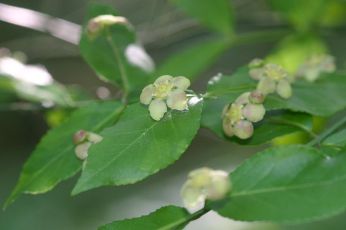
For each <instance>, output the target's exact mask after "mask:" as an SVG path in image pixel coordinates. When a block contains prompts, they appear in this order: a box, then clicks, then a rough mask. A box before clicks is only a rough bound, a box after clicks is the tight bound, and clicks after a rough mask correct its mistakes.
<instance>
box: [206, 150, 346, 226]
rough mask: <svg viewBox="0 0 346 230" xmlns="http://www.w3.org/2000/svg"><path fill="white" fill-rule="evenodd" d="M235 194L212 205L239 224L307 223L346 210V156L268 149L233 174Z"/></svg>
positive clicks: (332, 151) (334, 153)
mask: <svg viewBox="0 0 346 230" xmlns="http://www.w3.org/2000/svg"><path fill="white" fill-rule="evenodd" d="M231 180H232V183H233V190H232V192H231V194H230V197H229V198H228V199H226V200H224V201H223V202H220V203H218V204H213V205H212V206H213V208H214V209H215V210H216V211H217V212H218V213H220V214H221V215H222V216H225V217H229V218H232V219H235V220H241V221H274V222H285V223H292V222H303V221H311V220H317V219H322V218H326V217H328V216H331V215H335V214H337V213H340V212H342V211H343V210H345V208H346V197H345V195H344V194H345V193H346V151H345V149H344V150H343V151H341V152H339V153H336V152H335V151H334V150H331V149H325V150H323V152H322V151H321V150H317V149H315V148H312V147H306V146H302V145H292V146H284V147H276V148H271V149H267V150H265V151H263V152H261V153H258V154H256V155H255V156H254V157H252V158H250V159H249V160H247V161H246V162H245V163H243V164H242V165H241V166H240V167H238V168H237V169H236V170H235V171H234V172H233V173H231Z"/></svg>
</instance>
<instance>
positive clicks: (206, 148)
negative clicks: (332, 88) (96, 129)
mask: <svg viewBox="0 0 346 230" xmlns="http://www.w3.org/2000/svg"><path fill="white" fill-rule="evenodd" d="M88 2H89V1H86V0H68V1H67V0H60V1H56V0H55V1H54V0H31V1H20V0H9V1H1V2H0V18H1V14H4V11H3V9H4V7H5V6H8V5H12V6H17V7H22V8H27V9H31V10H35V11H37V12H41V13H44V14H48V15H51V16H52V17H58V18H62V19H64V20H68V21H70V22H73V23H76V24H79V25H80V24H81V23H82V22H83V17H84V14H85V12H86V9H87V6H88ZM97 2H99V3H106V4H108V5H111V6H113V7H114V8H115V9H116V10H117V11H118V12H119V14H120V15H123V16H125V17H127V18H128V19H129V21H130V22H132V24H134V26H135V28H136V30H137V32H138V35H139V37H140V39H141V41H142V42H143V45H144V46H145V48H146V50H147V51H148V53H149V54H150V55H151V56H152V57H153V59H154V60H155V62H156V63H157V64H159V63H162V61H163V60H164V59H165V58H166V57H168V56H170V55H171V54H172V53H174V52H177V51H179V50H183V49H184V48H185V47H188V46H189V45H191V44H194V43H196V42H198V41H203V40H205V39H207V38H208V37H210V36H211V35H210V32H209V31H208V30H207V29H205V28H204V27H202V26H200V25H199V24H198V23H197V22H196V21H195V20H193V19H191V18H190V17H188V16H187V15H185V14H184V13H182V12H181V11H179V10H177V9H176V8H175V7H174V6H173V5H172V4H170V3H169V2H168V1H165V0H112V1H97ZM268 2H269V1H264V0H263V1H262V0H256V1H252V0H234V1H232V5H233V7H234V11H235V15H236V27H237V31H238V32H239V33H241V32H247V31H258V30H267V29H277V28H283V29H286V28H290V23H289V22H291V23H293V24H298V25H300V27H299V26H298V27H297V28H298V30H300V29H301V30H304V23H305V22H306V18H304V17H305V16H304V15H306V14H308V13H306V12H309V9H308V8H306V6H305V5H304V4H305V3H306V2H311V1H304V4H302V9H301V11H302V12H300V11H298V13H297V12H296V11H295V13H294V14H292V13H289V14H287V15H286V18H285V17H282V16H281V17H280V15H279V14H278V12H277V11H272V10H270V7H269V4H268ZM287 2H289V1H287ZM301 2H303V1H301ZM306 4H308V3H306ZM345 4H346V3H345V1H337V0H335V1H328V8H326V9H324V11H323V12H324V13H323V14H321V17H320V20H321V25H323V26H324V28H323V29H322V30H320V31H319V32H318V33H316V34H318V35H319V36H320V37H321V38H322V39H323V40H324V41H325V46H326V47H327V48H328V49H329V52H330V53H331V54H332V55H334V56H336V58H337V65H338V68H341V69H342V68H344V67H345V65H346V52H345V50H346V43H345V39H346V27H345V26H346V23H345V19H346V14H345V12H346V11H345V9H346V6H345ZM272 7H273V8H275V7H277V6H275V3H274V5H273V6H272ZM299 12H300V13H299ZM22 16H23V15H22V14H21V13H20V12H17V14H14V15H12V17H13V18H17V17H22ZM304 33H305V32H304ZM304 33H302V34H304ZM307 36H308V37H309V36H310V34H308V35H307ZM286 40H287V39H286ZM279 41H280V40H279V39H278V40H277V42H273V41H268V42H261V43H257V42H256V41H255V42H254V43H252V44H246V45H240V46H236V47H232V48H231V49H229V50H227V51H226V52H225V53H224V54H223V55H222V56H221V57H220V58H219V59H218V60H216V61H215V63H214V64H213V65H212V66H211V67H210V68H208V70H206V71H204V73H203V74H202V75H201V77H200V79H199V80H198V81H197V82H195V83H194V85H193V88H194V89H195V90H196V91H198V92H203V89H204V88H205V85H206V82H207V81H208V79H209V78H210V77H211V76H213V75H214V74H216V73H219V72H223V73H230V72H232V71H233V70H234V69H235V68H237V67H238V66H240V65H244V64H246V63H248V62H249V61H250V60H251V59H253V58H255V57H264V56H267V55H268V54H269V53H271V52H272V51H275V50H279V51H280V49H282V50H284V51H285V52H286V53H287V52H288V51H292V50H294V48H292V46H291V43H290V42H289V41H288V42H287V41H286V42H283V43H281V45H278V42H279ZM300 43H301V42H300V41H299V42H298V44H300ZM309 44H310V43H308V44H307V45H303V47H308V46H309ZM0 47H5V48H8V49H10V50H11V51H22V52H24V53H25V54H26V55H27V57H28V63H30V64H37V63H40V64H43V65H44V66H45V67H46V68H47V69H48V71H49V72H50V73H51V74H52V76H53V77H54V79H56V80H57V81H59V82H61V83H63V84H68V85H78V86H80V87H82V88H83V89H85V90H86V91H87V92H88V93H89V94H90V95H91V96H92V97H95V98H96V97H97V96H100V91H101V92H102V90H104V89H105V88H100V87H106V88H107V89H108V90H109V91H110V93H111V95H116V93H117V91H116V89H114V88H112V87H111V86H110V85H108V84H105V83H104V82H102V81H100V80H98V78H97V77H96V75H95V74H94V73H93V71H92V70H91V69H90V67H88V66H87V64H86V63H85V62H84V61H83V60H82V58H81V57H80V55H79V51H78V46H76V45H75V44H71V43H69V42H66V41H62V40H61V39H58V38H56V37H53V36H51V35H49V34H47V33H43V32H39V31H35V30H32V29H29V28H24V27H21V26H18V25H14V24H11V23H7V22H4V21H1V20H0ZM293 47H294V46H293ZM297 49H298V50H299V49H300V48H297ZM313 49H314V48H313ZM285 52H284V53H283V54H280V52H276V55H277V56H275V55H274V58H278V59H280V58H281V59H285V58H287V56H286V55H285V54H286V53H285ZM293 53H294V52H293ZM292 55H293V57H294V54H292ZM288 56H289V55H288ZM289 61H290V60H289ZM106 91H107V90H106ZM101 94H102V93H101ZM101 96H102V95H101ZM316 97H317V98H318V95H316ZM55 115H56V116H59V113H55ZM46 118H47V111H45V110H42V109H30V108H26V107H24V108H20V109H18V108H17V107H15V108H14V107H12V106H11V105H10V104H7V103H5V102H3V103H1V104H0V203H1V204H2V203H3V202H4V200H5V199H6V197H7V196H8V194H9V193H10V191H11V189H12V188H13V187H14V185H15V183H16V180H17V177H18V176H19V173H20V170H21V167H22V165H23V163H24V162H25V160H26V159H27V158H28V157H29V155H30V153H31V151H32V150H33V149H34V147H35V145H36V144H37V143H38V141H39V139H40V137H41V136H42V135H43V134H44V133H45V132H46V131H47V129H48V128H49V125H48V124H47V119H46ZM53 119H54V118H53ZM261 148H263V147H256V148H255V147H239V146H237V145H234V144H231V143H226V142H224V141H221V140H218V139H217V138H216V136H214V135H213V134H211V133H210V132H209V131H207V130H202V131H201V132H200V133H199V134H198V136H197V138H196V139H195V140H194V142H193V144H192V145H191V147H190V148H189V150H188V151H187V152H186V153H185V154H184V155H183V157H182V158H181V159H179V160H178V161H177V162H176V164H174V165H172V166H170V167H168V168H167V169H165V170H162V171H161V172H160V173H158V174H157V175H154V176H152V177H150V178H148V179H146V180H145V181H143V182H140V183H138V184H135V185H130V186H126V187H106V188H101V189H95V190H92V191H88V192H85V193H82V194H80V195H78V196H76V197H71V196H70V194H69V193H70V191H71V189H72V187H73V185H74V183H75V181H76V178H74V179H72V180H69V181H67V182H63V183H61V184H60V185H58V186H57V188H56V189H54V190H53V191H51V192H49V193H46V194H43V195H39V196H29V195H25V196H22V197H21V198H20V199H18V201H16V202H15V203H14V204H13V205H12V206H10V207H9V208H8V209H7V210H6V211H0V229H4V230H21V229H26V230H30V229H35V230H38V229H51V230H58V229H59V230H60V229H64V230H68V229H83V230H84V229H86V230H87V229H96V228H97V226H100V225H102V224H105V223H108V222H111V221H113V220H116V219H122V218H129V217H134V216H139V215H143V214H146V213H148V212H151V211H153V210H155V209H156V208H158V207H160V206H163V205H167V204H177V205H181V201H180V197H179V190H180V186H181V185H182V183H183V182H184V180H185V177H186V174H187V173H188V172H189V171H190V170H192V169H194V168H197V167H201V166H209V167H212V168H219V169H224V170H227V171H231V170H232V169H233V168H234V167H235V166H236V165H237V164H239V163H240V162H242V161H243V160H244V159H246V158H247V157H249V156H251V155H252V154H254V153H255V152H256V151H258V149H261ZM345 217H346V213H345V214H342V215H339V216H336V217H334V218H331V219H328V220H325V221H319V222H317V223H312V224H304V225H298V226H296V225H295V226H278V225H275V224H270V223H253V224H249V223H242V222H234V221H231V220H228V219H224V218H221V217H219V216H217V215H216V214H214V213H210V214H208V215H206V216H204V217H203V218H201V219H200V220H198V221H195V222H193V223H190V224H189V225H188V227H187V229H199V230H203V229H232V230H238V229H239V230H240V229H241V230H245V229H246V230H250V229H253V230H255V229H269V230H270V229H298V230H299V229H301V230H303V229H314V230H315V229H316V230H318V229H321V230H322V229H327V228H328V229H335V230H337V229H340V230H341V229H345V226H346V218H345Z"/></svg>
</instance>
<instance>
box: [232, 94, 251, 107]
mask: <svg viewBox="0 0 346 230" xmlns="http://www.w3.org/2000/svg"><path fill="white" fill-rule="evenodd" d="M249 96H250V92H245V93H243V94H241V95H240V96H239V97H238V98H237V99H236V100H235V101H234V103H235V104H238V105H245V104H247V103H249Z"/></svg>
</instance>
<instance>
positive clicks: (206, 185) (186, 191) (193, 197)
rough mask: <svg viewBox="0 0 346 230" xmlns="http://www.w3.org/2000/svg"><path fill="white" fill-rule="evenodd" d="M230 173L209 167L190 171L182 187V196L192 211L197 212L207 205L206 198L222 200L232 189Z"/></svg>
mask: <svg viewBox="0 0 346 230" xmlns="http://www.w3.org/2000/svg"><path fill="white" fill-rule="evenodd" d="M231 187H232V186H231V182H230V179H229V177H228V173H227V172H224V171H221V170H212V169H209V168H200V169H196V170H194V171H192V172H190V173H189V175H188V179H187V181H186V182H185V184H184V185H183V187H182V190H181V196H182V198H183V203H184V206H185V207H186V209H187V210H188V211H189V212H190V213H194V212H197V211H198V210H200V209H202V208H203V207H204V205H205V200H207V199H209V200H220V199H223V198H225V197H226V195H227V194H228V193H229V192H230V190H231Z"/></svg>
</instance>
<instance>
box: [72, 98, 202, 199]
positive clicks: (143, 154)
mask: <svg viewBox="0 0 346 230" xmlns="http://www.w3.org/2000/svg"><path fill="white" fill-rule="evenodd" d="M201 110H202V102H201V101H200V102H198V103H197V104H195V105H194V106H190V108H189V111H169V112H167V114H166V115H165V116H164V118H163V119H162V120H160V121H154V120H153V119H152V118H151V117H150V116H149V111H148V108H147V106H144V105H140V104H133V105H131V106H129V107H128V108H127V109H126V111H125V112H124V114H123V115H122V118H121V120H119V122H118V123H117V124H116V125H115V126H113V127H110V128H107V129H105V130H104V131H103V132H101V134H100V135H101V136H103V138H104V139H103V141H102V142H101V143H99V144H97V145H95V146H92V147H91V148H90V154H89V157H88V161H87V164H86V165H85V168H84V170H83V173H82V176H81V177H80V179H79V180H78V183H77V185H76V187H75V188H74V189H73V192H72V193H73V194H77V193H80V192H83V191H86V190H89V189H92V188H96V187H100V186H104V185H124V184H131V183H135V182H137V181H140V180H143V179H144V178H146V177H148V176H150V175H152V174H154V173H156V172H157V171H159V170H160V169H163V168H165V167H167V166H168V165H170V164H172V163H173V162H174V161H176V160H177V159H178V158H179V157H180V156H181V155H182V154H183V153H184V151H185V150H186V149H187V147H188V146H189V144H190V143H191V141H192V139H193V138H194V136H195V135H196V133H197V130H198V129H199V126H200V116H201ZM187 127H188V128H187Z"/></svg>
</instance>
